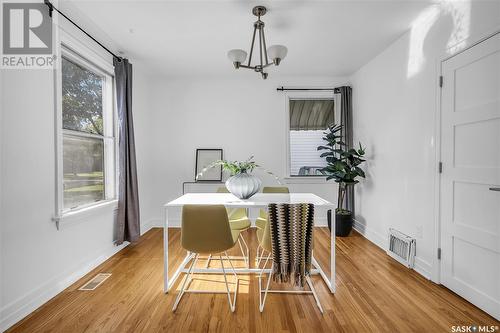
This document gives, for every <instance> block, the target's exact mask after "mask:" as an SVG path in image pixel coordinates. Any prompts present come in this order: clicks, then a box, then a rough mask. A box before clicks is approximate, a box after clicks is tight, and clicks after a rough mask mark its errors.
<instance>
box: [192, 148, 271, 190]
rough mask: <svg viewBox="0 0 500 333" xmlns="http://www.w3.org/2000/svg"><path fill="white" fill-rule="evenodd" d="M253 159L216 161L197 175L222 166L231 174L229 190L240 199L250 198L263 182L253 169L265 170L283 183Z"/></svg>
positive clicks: (227, 182) (227, 181) (228, 180)
mask: <svg viewBox="0 0 500 333" xmlns="http://www.w3.org/2000/svg"><path fill="white" fill-rule="evenodd" d="M252 159H253V156H251V157H249V158H248V159H247V160H245V161H228V160H218V161H215V162H213V163H212V164H210V165H209V166H207V167H206V168H204V169H203V170H202V171H201V172H200V173H199V174H198V175H196V179H198V177H199V176H201V175H202V174H203V173H204V172H205V171H207V170H208V169H210V168H213V167H216V166H222V170H223V171H226V172H228V173H229V175H230V177H229V178H228V179H227V180H226V188H227V190H228V191H229V192H231V193H232V194H233V195H235V196H236V197H238V198H240V199H248V198H250V197H251V196H252V195H254V194H255V193H257V192H258V191H259V189H260V186H261V184H262V182H261V180H260V179H259V178H257V177H256V176H254V175H252V171H253V170H254V169H256V168H261V169H263V170H265V171H266V172H267V173H268V174H270V175H271V176H273V177H274V178H275V179H276V180H277V181H278V183H280V184H281V182H280V181H279V179H278V177H276V176H275V175H274V174H273V173H272V172H270V171H267V170H266V169H264V168H263V167H261V166H260V165H258V164H257V163H255V162H254V161H252Z"/></svg>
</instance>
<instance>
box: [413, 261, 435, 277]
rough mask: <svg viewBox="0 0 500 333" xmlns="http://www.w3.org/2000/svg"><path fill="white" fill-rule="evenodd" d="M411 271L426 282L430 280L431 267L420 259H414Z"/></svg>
mask: <svg viewBox="0 0 500 333" xmlns="http://www.w3.org/2000/svg"><path fill="white" fill-rule="evenodd" d="M413 269H414V270H415V272H417V273H419V274H420V275H422V276H423V277H425V278H426V279H427V280H430V279H431V271H432V265H431V264H430V263H429V262H427V261H425V260H423V259H422V258H419V257H415V267H414V268H413Z"/></svg>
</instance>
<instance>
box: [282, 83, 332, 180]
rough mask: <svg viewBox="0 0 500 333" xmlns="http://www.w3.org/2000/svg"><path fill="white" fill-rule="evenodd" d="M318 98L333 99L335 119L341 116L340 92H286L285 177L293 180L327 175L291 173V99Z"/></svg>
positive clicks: (324, 177) (322, 177)
mask: <svg viewBox="0 0 500 333" xmlns="http://www.w3.org/2000/svg"><path fill="white" fill-rule="evenodd" d="M316 99H331V100H333V105H334V115H333V117H334V120H335V121H337V119H339V118H340V94H335V93H334V92H333V91H293V92H288V93H286V94H285V108H284V109H285V145H286V147H285V155H286V156H285V172H284V174H285V178H286V179H293V180H307V179H309V180H311V179H319V180H324V179H326V176H322V175H309V176H299V175H292V174H291V160H290V159H291V153H290V101H291V100H316Z"/></svg>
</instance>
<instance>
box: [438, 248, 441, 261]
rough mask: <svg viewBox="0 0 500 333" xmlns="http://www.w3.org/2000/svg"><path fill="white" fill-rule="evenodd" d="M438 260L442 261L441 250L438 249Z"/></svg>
mask: <svg viewBox="0 0 500 333" xmlns="http://www.w3.org/2000/svg"><path fill="white" fill-rule="evenodd" d="M438 259H439V260H441V248H440V247H438Z"/></svg>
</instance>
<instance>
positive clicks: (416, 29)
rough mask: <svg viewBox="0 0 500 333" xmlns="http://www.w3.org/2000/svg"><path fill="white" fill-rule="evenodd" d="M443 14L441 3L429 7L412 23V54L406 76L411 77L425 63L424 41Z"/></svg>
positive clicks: (409, 57)
mask: <svg viewBox="0 0 500 333" xmlns="http://www.w3.org/2000/svg"><path fill="white" fill-rule="evenodd" d="M440 14H441V6H440V5H432V6H430V7H427V8H426V9H425V10H424V11H423V12H422V13H421V14H420V15H419V16H418V17H417V19H416V20H415V21H413V23H412V25H411V34H410V54H409V56H408V72H407V75H406V77H407V78H411V77H412V76H414V75H415V74H417V73H418V72H420V70H421V69H422V66H423V65H424V63H425V55H424V41H425V37H427V33H428V32H429V30H430V29H431V27H432V26H433V25H434V23H435V22H436V21H437V19H438V18H439V15H440Z"/></svg>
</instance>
